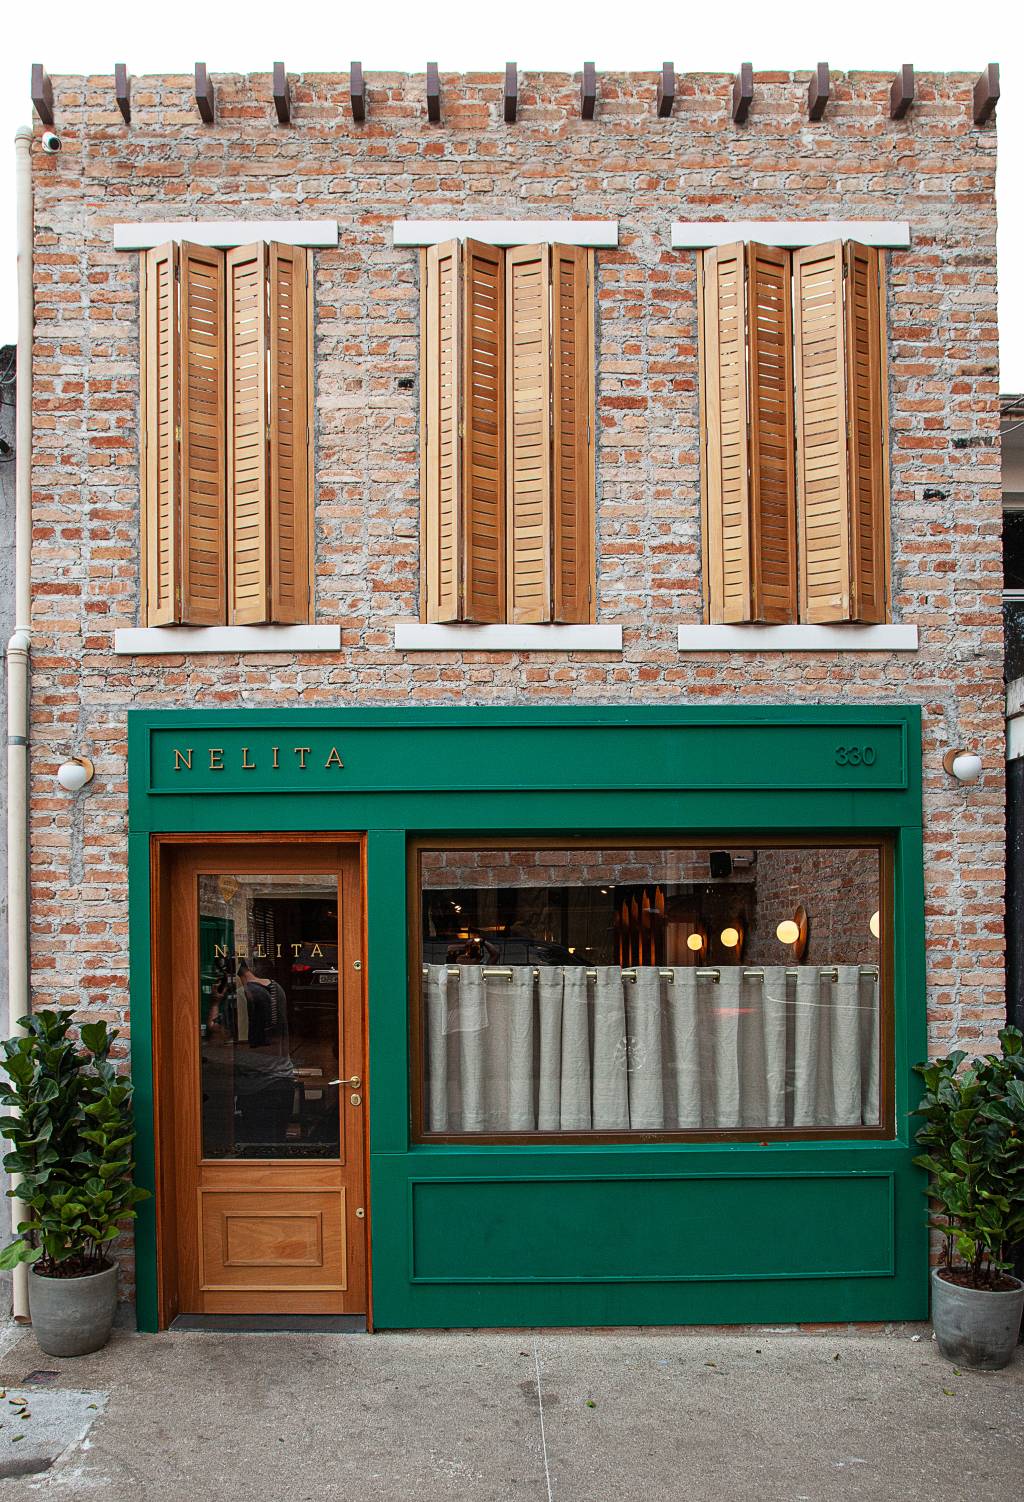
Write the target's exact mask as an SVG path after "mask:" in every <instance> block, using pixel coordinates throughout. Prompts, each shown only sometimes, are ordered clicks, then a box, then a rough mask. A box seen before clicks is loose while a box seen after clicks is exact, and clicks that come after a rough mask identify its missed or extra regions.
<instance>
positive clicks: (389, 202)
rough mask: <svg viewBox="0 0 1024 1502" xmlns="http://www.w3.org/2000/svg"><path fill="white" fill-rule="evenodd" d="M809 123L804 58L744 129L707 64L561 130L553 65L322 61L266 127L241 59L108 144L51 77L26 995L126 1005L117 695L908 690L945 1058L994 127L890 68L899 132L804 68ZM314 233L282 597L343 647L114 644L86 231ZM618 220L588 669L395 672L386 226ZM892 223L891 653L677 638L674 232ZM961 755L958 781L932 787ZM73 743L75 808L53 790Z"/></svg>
mask: <svg viewBox="0 0 1024 1502" xmlns="http://www.w3.org/2000/svg"><path fill="white" fill-rule="evenodd" d="M833 79H834V98H833V100H832V101H830V103H829V106H828V110H827V112H826V115H825V118H824V120H823V121H822V122H820V123H818V124H814V125H811V124H809V123H808V121H807V119H806V94H807V75H806V74H795V75H792V76H791V75H788V74H784V73H777V74H759V75H758V76H757V79H756V84H757V93H756V99H755V105H754V108H753V110H752V113H751V117H750V121H749V124H748V125H747V126H746V127H744V128H742V129H738V128H737V127H735V126H734V125H733V124H732V121H731V118H730V109H729V102H730V96H731V88H732V79H731V77H730V76H727V75H725V74H714V75H697V76H687V77H685V78H682V79H681V80H680V83H679V92H678V96H677V102H676V106H675V112H674V114H673V116H672V118H671V119H670V120H665V121H660V120H658V119H656V118H655V113H654V94H655V85H656V78H655V75H654V74H653V73H651V74H634V75H628V76H626V75H619V74H615V73H603V74H602V76H601V85H600V100H599V104H598V109H597V118H596V119H595V120H594V121H593V122H583V121H581V120H580V119H579V117H578V116H579V111H578V89H579V82H578V79H576V78H573V77H571V76H569V75H565V74H545V75H525V76H524V77H523V79H522V83H521V92H520V108H519V120H518V121H517V123H516V124H515V125H514V126H506V125H504V124H503V123H502V121H501V76H500V75H499V74H471V75H466V76H464V77H456V76H445V77H444V78H443V79H442V90H443V113H444V119H443V123H442V124H441V125H440V126H433V127H432V126H429V125H428V124H427V122H426V118H425V106H424V80H423V78H422V76H420V77H406V76H404V75H384V74H371V75H369V78H368V91H369V115H368V119H367V122H366V124H365V125H363V126H356V125H354V124H353V123H352V120H351V117H350V114H349V111H348V100H347V84H348V79H347V75H343V74H342V75H316V76H309V77H300V78H296V79H295V80H294V81H293V85H292V97H293V101H294V121H295V123H294V125H293V126H291V127H286V128H282V127H280V126H278V125H277V124H276V123H275V117H274V113H273V106H272V103H271V89H270V80H269V77H268V75H266V74H261V75H254V76H252V77H238V76H224V75H218V76H216V78H215V84H216V88H217V103H218V116H217V124H216V125H215V126H214V127H204V126H202V125H201V124H200V123H199V120H198V115H197V112H196V109H195V104H194V100H193V98H192V88H193V80H192V79H191V77H190V76H179V77H166V78H153V79H145V78H139V79H136V80H135V81H134V85H133V91H132V109H133V119H132V125H131V129H130V131H129V130H126V129H125V127H124V126H123V124H122V122H121V119H120V116H119V115H118V113H117V111H116V108H115V104H114V98H113V89H112V81H111V79H110V77H109V76H102V77H94V78H87V79H74V78H62V77H57V78H55V79H54V91H55V99H56V110H57V118H58V127H59V130H60V133H61V135H62V138H63V148H64V149H63V150H62V152H61V153H60V155H59V156H56V157H46V156H44V155H42V154H41V153H40V152H39V151H38V150H36V151H35V153H34V162H33V166H34V172H35V206H36V207H35V213H36V238H35V250H36V270H35V280H36V297H37V308H36V317H37V322H36V336H37V344H36V352H35V382H36V387H35V392H36V395H35V413H34V424H35V430H34V431H35V450H34V466H35V467H34V476H33V484H34V496H33V506H34V562H33V572H34V583H33V588H34V620H35V643H34V651H33V661H34V680H33V710H32V737H33V749H32V766H33V790H32V819H33V833H32V878H33V895H32V903H33V906H32V925H33V983H34V987H35V997H36V1002H37V1004H43V1003H49V1004H54V1003H63V1004H74V1005H78V1006H82V1005H83V1004H84V1005H87V1006H88V1007H90V1008H91V1009H93V1010H94V1011H95V1012H97V1013H102V1014H106V1015H109V1016H111V1017H114V1018H117V1019H119V1020H121V1021H124V1020H125V1012H126V1005H127V999H126V998H127V989H126V976H127V912H126V905H125V892H126V840H125V829H126V773H125V711H126V710H127V709H128V708H129V707H131V706H134V707H155V706H160V707H166V706H172V705H175V706H195V707H201V708H214V707H220V706H232V705H243V706H244V705H253V706H257V705H259V706H266V705H268V704H277V705H287V704H303V705H306V706H310V705H317V704H331V705H345V704H356V703H358V704H360V705H367V704H409V703H420V704H466V703H469V704H473V703H478V704H504V703H511V702H515V703H536V704H543V703H565V702H568V701H569V699H570V696H571V699H572V702H574V703H576V704H585V703H621V704H626V703H629V704H635V703H644V702H648V703H659V702H660V703H680V702H687V703H694V704H710V703H715V702H717V703H737V702H744V701H746V702H762V703H786V704H799V703H815V702H820V703H842V704H855V703H857V702H862V703H874V702H900V703H902V702H914V703H920V704H921V705H922V706H923V709H924V726H925V762H924V770H925V837H926V843H927V934H928V981H929V1008H930V1021H931V1030H932V1039H933V1044H934V1046H936V1047H944V1046H946V1045H947V1044H948V1043H950V1042H951V1041H952V1040H954V1039H956V1040H958V1041H959V1042H961V1043H963V1044H964V1046H966V1047H968V1048H970V1047H972V1046H973V1045H974V1044H975V1043H976V1042H979V1041H980V1040H981V1039H983V1038H991V1036H992V1035H993V1033H994V1031H995V1028H996V1026H997V1024H998V1022H999V1020H1000V1018H1001V1016H1002V1014H1003V988H1002V942H1003V941H1002V866H1003V843H1002V840H1003V782H1002V759H1003V720H1002V691H1001V653H1002V637H1001V626H1000V616H999V589H1000V486H999V451H998V444H997V433H998V405H997V391H998V377H997V348H996V286H995V278H996V270H995V203H994V174H995V140H996V137H995V129H994V126H989V127H987V128H984V129H978V128H976V127H974V126H973V124H972V121H971V88H972V83H973V77H972V75H969V74H967V73H964V74H956V75H947V76H939V75H931V74H919V75H918V80H917V84H918V96H917V100H916V101H915V104H914V107H913V109H912V110H911V111H910V112H909V114H908V115H907V117H906V119H905V120H904V121H902V122H900V123H893V122H891V121H890V120H889V118H888V110H887V101H888V89H889V76H888V74H884V75H883V74H881V73H872V74H867V73H863V74H853V75H849V76H843V75H836V74H834V75H833ZM297 215H304V216H307V217H335V218H337V219H338V220H339V221H340V223H341V226H342V233H341V243H340V245H339V246H338V248H337V249H336V250H325V251H319V252H317V253H316V385H317V394H316V476H317V486H316V610H317V618H318V619H319V620H321V621H340V623H341V625H342V630H343V649H342V651H341V652H340V653H339V654H337V655H331V656H306V657H301V656H300V657H296V658H291V657H286V656H280V657H256V658H249V659H246V658H244V657H240V658H239V657H233V658H216V657H199V658H195V659H192V660H188V659H184V658H180V659H179V658H161V659H150V660H134V661H130V660H126V659H116V658H114V657H113V656H112V655H111V644H112V635H113V631H114V629H115V627H118V626H130V625H135V624H137V623H138V620H137V612H138V570H139V559H138V537H139V528H138V342H137V341H138V306H137V298H138V270H137V261H136V257H135V256H133V255H118V254H116V253H115V252H114V251H113V249H112V233H111V226H112V224H113V223H114V222H117V221H124V220H134V219H145V218H155V219H166V218H172V219H174V218H177V219H187V218H190V217H196V218H203V217H206V218H209V217H213V216H226V217H238V218H246V217H250V218H254V217H261V216H262V217H273V218H287V217H293V216H297ZM431 215H443V216H445V217H448V216H451V217H459V216H462V217H473V218H492V217H493V218H524V217H534V218H537V217H544V218H549V217H572V216H577V217H584V218H615V219H617V220H618V221H619V225H620V245H619V248H618V249H617V250H615V251H601V252H599V253H598V256H597V290H598V307H599V316H598V330H597V339H598V377H597V384H598V424H597V429H598V437H599V448H598V463H597V476H598V482H597V483H598V546H597V556H598V591H597V609H598V619H599V620H601V621H606V622H616V621H618V622H621V623H622V625H623V637H624V648H623V652H622V654H621V656H620V655H617V654H608V655H599V656H591V655H588V656H586V657H579V658H572V657H568V656H565V655H559V654H553V653H552V654H539V655H538V654H522V655H520V654H515V653H503V654H482V653H480V654H466V655H465V656H464V657H460V656H457V655H450V654H449V655H439V656H436V657H434V656H427V655H423V654H415V655H412V656H409V657H403V656H402V655H400V654H397V653H396V652H395V651H394V650H393V647H392V640H393V627H394V623H395V621H397V620H409V619H415V618H416V616H417V613H418V570H419V565H418V551H419V542H418V431H417V429H418V420H419V393H418V390H415V389H414V390H401V389H400V388H399V385H398V381H399V378H400V377H403V376H406V377H408V376H413V377H415V376H416V375H417V373H418V372H417V364H418V334H417V310H418V308H417V295H418V294H417V277H418V271H417V254H416V252H415V251H409V250H402V249H395V248H393V246H392V244H391V233H390V224H391V221H392V220H394V219H398V218H407V217H430V216H431ZM702 217H706V218H715V219H723V218H737V219H800V218H814V219H821V218H833V217H834V218H850V219H857V218H865V219H892V218H901V219H907V220H909V221H910V223H911V225H912V232H913V243H912V247H911V249H909V250H907V251H902V252H896V253H893V254H891V255H890V257H889V340H890V344H889V348H890V357H891V366H890V413H891V434H892V466H891V476H892V537H893V541H892V557H893V562H892V579H893V606H894V616H895V618H896V619H897V620H900V621H905V622H912V623H913V624H915V625H917V626H918V627H919V628H920V632H921V649H920V651H919V652H917V653H916V654H904V655H885V654H862V653H856V654H849V655H837V654H821V655H817V654H802V655H796V656H771V655H765V656H757V655H745V656H743V657H742V658H740V659H734V660H732V661H729V660H724V659H722V658H720V657H710V656H708V657H701V656H680V654H679V653H678V652H677V650H676V627H677V626H678V625H679V624H680V623H681V622H688V621H690V622H692V621H697V620H699V619H700V617H701V578H700V506H699V467H698V391H697V313H696V300H695V299H696V274H695V257H694V255H693V254H692V253H689V252H673V251H672V250H671V249H670V248H669V226H670V224H671V222H672V220H673V219H678V218H702ZM961 743H969V744H970V745H972V746H974V747H976V748H977V749H978V750H979V751H980V753H981V755H982V756H983V758H984V761H985V768H986V770H985V776H984V780H983V782H982V783H981V785H980V786H979V787H976V788H971V789H963V788H961V787H959V786H957V785H955V784H953V783H952V781H951V780H950V779H949V778H948V777H947V776H946V775H945V773H943V771H942V770H941V766H940V758H941V752H942V750H943V749H944V748H945V747H947V746H949V745H957V744H961ZM72 747H80V748H82V749H83V750H87V751H88V752H89V753H90V754H92V755H93V756H94V757H95V759H96V764H97V776H96V781H95V784H94V785H93V787H92V788H91V789H90V790H89V791H88V792H87V793H86V794H85V795H83V796H81V797H76V798H71V797H68V796H66V795H65V794H62V793H60V792H59V791H58V790H57V789H56V788H55V785H54V781H53V774H54V771H55V768H56V766H57V764H58V763H59V762H60V761H61V759H62V758H63V757H64V756H65V755H66V754H67V752H68V751H69V750H70V749H71V748H72Z"/></svg>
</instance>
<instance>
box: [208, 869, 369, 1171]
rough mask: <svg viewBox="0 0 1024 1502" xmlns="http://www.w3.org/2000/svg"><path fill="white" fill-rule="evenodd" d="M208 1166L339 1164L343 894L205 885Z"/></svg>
mask: <svg viewBox="0 0 1024 1502" xmlns="http://www.w3.org/2000/svg"><path fill="white" fill-rule="evenodd" d="M199 993H200V994H199V1027H200V1059H201V1067H200V1076H201V1079H200V1083H201V1090H202V1120H203V1156H204V1158H337V1157H338V1156H339V1151H340V1134H339V1115H338V1075H339V1069H338V892H337V885H336V883H335V882H334V881H332V880H330V878H326V877H323V876H301V875H296V876H290V875H288V876H284V875H274V876H232V875H224V876H200V877H199Z"/></svg>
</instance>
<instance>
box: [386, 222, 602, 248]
mask: <svg viewBox="0 0 1024 1502" xmlns="http://www.w3.org/2000/svg"><path fill="white" fill-rule="evenodd" d="M393 229H394V243H395V244H396V245H443V244H444V242H445V241H446V240H481V241H483V243H484V244H485V245H584V246H590V247H592V248H597V249H601V248H604V249H609V248H613V247H614V246H616V245H618V243H619V221H618V220H617V219H397V220H396V221H395V223H394V226H393Z"/></svg>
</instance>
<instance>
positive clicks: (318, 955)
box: [311, 944, 324, 960]
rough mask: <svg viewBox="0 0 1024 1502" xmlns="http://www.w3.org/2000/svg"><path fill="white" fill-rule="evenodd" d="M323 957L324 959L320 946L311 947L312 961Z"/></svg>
mask: <svg viewBox="0 0 1024 1502" xmlns="http://www.w3.org/2000/svg"><path fill="white" fill-rule="evenodd" d="M323 957H324V952H323V950H322V949H321V948H320V945H319V944H314V945H313V949H312V955H311V958H312V959H314V960H322V959H323Z"/></svg>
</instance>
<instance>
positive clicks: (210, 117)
mask: <svg viewBox="0 0 1024 1502" xmlns="http://www.w3.org/2000/svg"><path fill="white" fill-rule="evenodd" d="M196 104H197V105H198V106H199V118H200V119H201V120H202V122H203V124H204V125H213V124H214V123H215V121H216V119H217V96H216V94H215V92H214V88H213V84H212V83H211V82H210V75H209V73H207V71H206V64H205V63H196Z"/></svg>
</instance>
